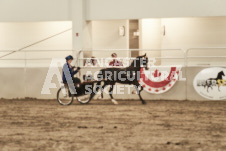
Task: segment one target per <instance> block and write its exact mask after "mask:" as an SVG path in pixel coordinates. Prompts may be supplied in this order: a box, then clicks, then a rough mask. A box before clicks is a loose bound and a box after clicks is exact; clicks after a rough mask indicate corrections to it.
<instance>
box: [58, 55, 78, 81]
mask: <svg viewBox="0 0 226 151" xmlns="http://www.w3.org/2000/svg"><path fill="white" fill-rule="evenodd" d="M65 59H66V63H65V64H64V66H63V78H62V80H63V83H68V84H70V83H81V80H80V79H79V78H76V77H74V75H75V74H76V73H78V71H79V70H80V67H77V69H76V70H74V68H75V67H73V66H71V62H72V61H73V59H74V58H73V56H71V55H69V56H67V57H66V58H65Z"/></svg>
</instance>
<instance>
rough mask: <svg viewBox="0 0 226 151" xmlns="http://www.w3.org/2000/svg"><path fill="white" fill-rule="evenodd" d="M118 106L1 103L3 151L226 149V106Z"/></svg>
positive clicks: (173, 103)
mask: <svg viewBox="0 0 226 151" xmlns="http://www.w3.org/2000/svg"><path fill="white" fill-rule="evenodd" d="M118 102H119V105H113V104H112V103H111V102H110V101H109V100H101V101H91V102H90V104H88V105H80V104H79V103H78V102H76V101H75V102H74V103H73V104H72V105H71V106H61V105H59V104H58V102H57V101H56V100H0V150H1V151H7V150H9V151H14V150H21V151H24V150H36V151H45V150H47V151H55V150H66V151H67V150H69V151H70V150H71V151H77V150H82V151H86V150H87V151H96V150H98V151H124V150H125V151H127V150H129V151H143V150H145V151H152V150H154V151H172V150H178V151H186V150H188V151H193V150H194V151H196V150H197V151H202V150H203V151H216V150H217V151H218V150H219V151H221V150H222V151H223V150H226V114H225V113H226V112H225V111H226V102H213V101H211V102H191V101H147V105H142V104H141V103H140V102H139V101H132V100H128V101H118Z"/></svg>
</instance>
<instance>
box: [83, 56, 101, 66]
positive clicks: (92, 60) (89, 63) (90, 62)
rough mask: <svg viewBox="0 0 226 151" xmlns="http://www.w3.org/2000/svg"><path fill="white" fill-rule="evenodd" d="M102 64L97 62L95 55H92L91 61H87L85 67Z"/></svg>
mask: <svg viewBox="0 0 226 151" xmlns="http://www.w3.org/2000/svg"><path fill="white" fill-rule="evenodd" d="M99 66H100V65H99V64H98V62H97V59H96V58H95V57H93V56H92V57H91V59H90V61H89V62H86V64H85V67H99Z"/></svg>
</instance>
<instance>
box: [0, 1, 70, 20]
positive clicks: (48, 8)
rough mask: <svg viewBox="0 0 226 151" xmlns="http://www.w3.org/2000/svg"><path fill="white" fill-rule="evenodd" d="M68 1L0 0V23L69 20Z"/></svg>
mask: <svg viewBox="0 0 226 151" xmlns="http://www.w3.org/2000/svg"><path fill="white" fill-rule="evenodd" d="M69 10H70V3H69V0H0V22H10V21H65V20H70V15H69V12H70V11H69Z"/></svg>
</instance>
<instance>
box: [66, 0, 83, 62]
mask: <svg viewBox="0 0 226 151" xmlns="http://www.w3.org/2000/svg"><path fill="white" fill-rule="evenodd" d="M69 4H70V8H71V10H70V15H71V20H72V49H73V55H74V56H75V58H78V57H79V56H77V55H78V52H79V51H80V50H82V49H83V48H84V42H83V39H84V28H85V26H86V17H85V11H86V10H85V0H70V3H69ZM81 55H83V54H81Z"/></svg>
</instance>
